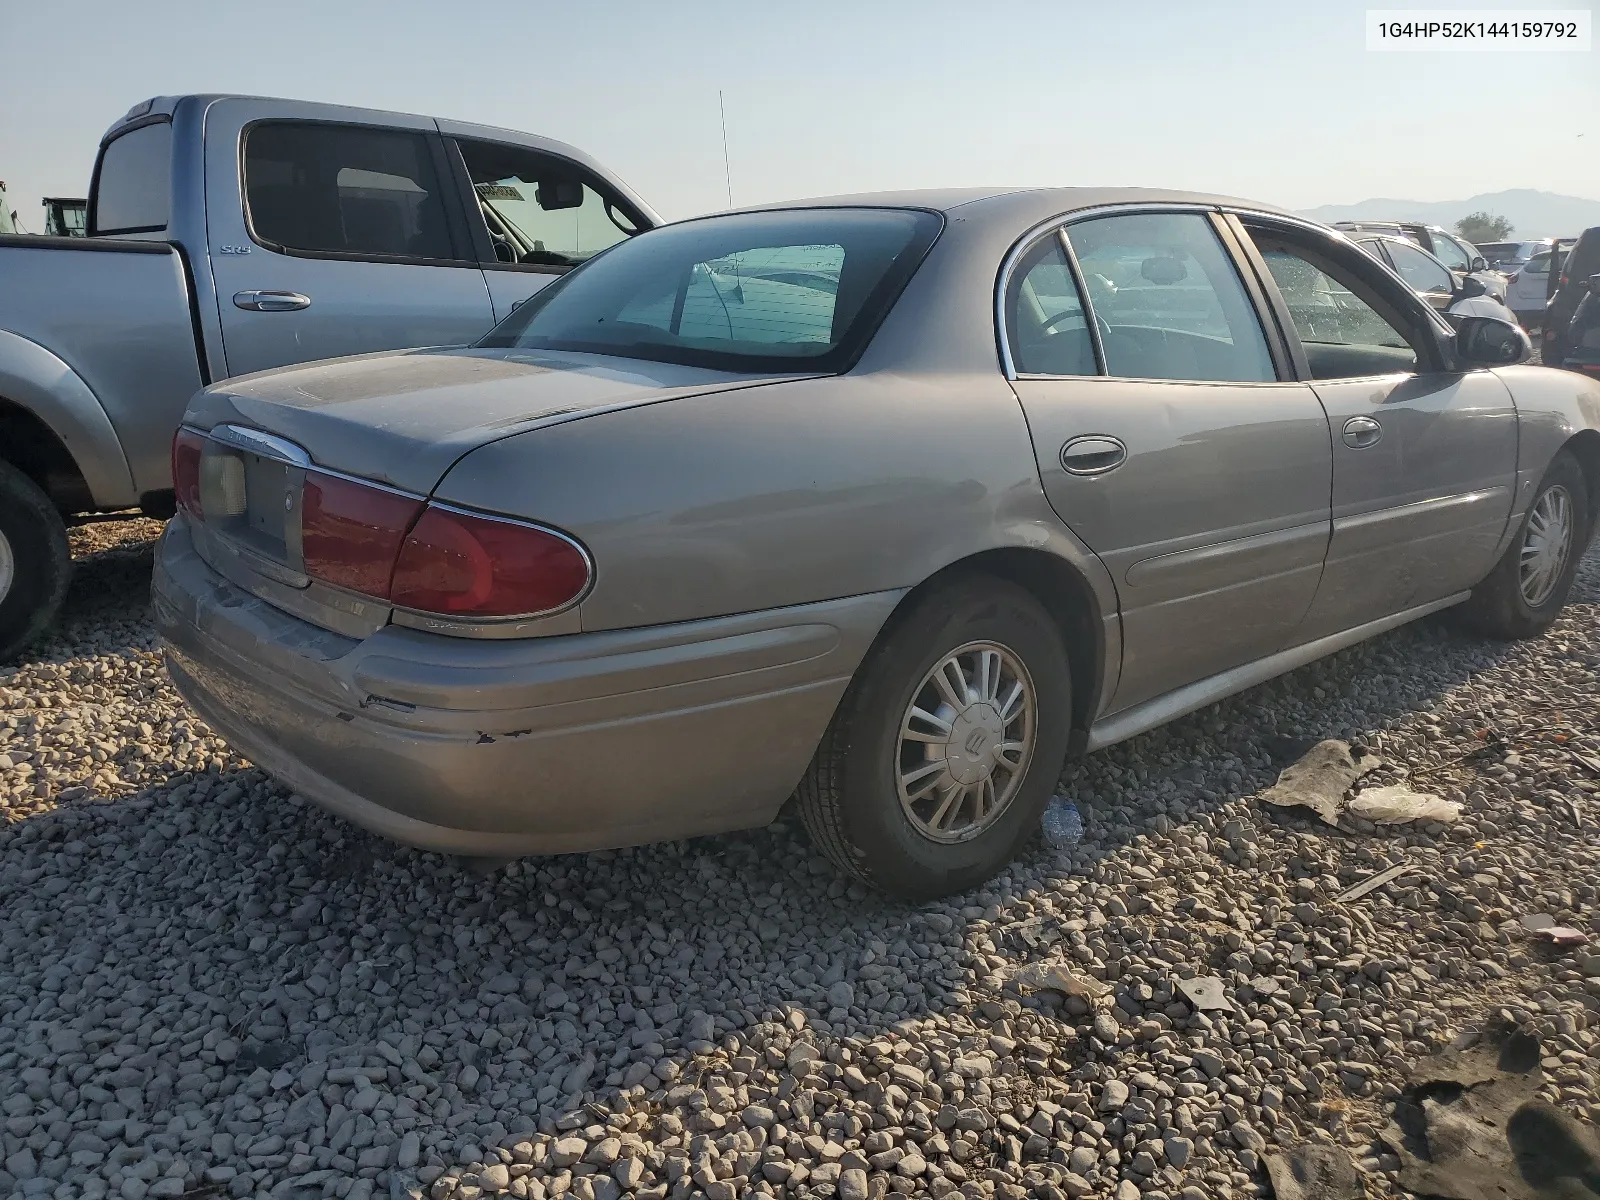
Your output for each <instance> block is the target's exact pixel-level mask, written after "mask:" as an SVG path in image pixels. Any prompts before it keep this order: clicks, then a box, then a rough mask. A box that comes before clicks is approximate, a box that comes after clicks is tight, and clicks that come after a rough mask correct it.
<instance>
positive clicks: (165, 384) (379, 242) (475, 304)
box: [0, 96, 659, 661]
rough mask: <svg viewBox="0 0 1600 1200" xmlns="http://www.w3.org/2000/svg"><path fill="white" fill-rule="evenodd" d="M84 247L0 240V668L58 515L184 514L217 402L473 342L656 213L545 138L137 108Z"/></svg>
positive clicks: (447, 126)
mask: <svg viewBox="0 0 1600 1200" xmlns="http://www.w3.org/2000/svg"><path fill="white" fill-rule="evenodd" d="M88 204H89V209H88V221H89V225H88V233H89V236H88V237H83V238H79V237H59V238H48V237H22V236H0V277H3V278H4V280H5V286H4V287H3V288H0V562H11V563H13V564H14V569H13V570H11V571H4V570H0V661H4V660H6V659H7V658H9V657H10V656H11V654H12V653H14V652H15V651H16V650H18V649H19V648H21V647H22V646H23V645H25V644H27V642H29V641H30V640H32V638H33V637H34V636H36V635H37V634H38V633H39V632H40V631H41V630H42V629H43V628H44V627H45V626H46V625H47V624H48V623H49V621H50V619H51V617H52V616H53V614H54V613H55V611H56V609H57V607H58V606H59V605H60V603H61V599H62V596H63V595H64V593H65V589H66V580H67V574H68V570H69V567H70V563H69V559H68V554H67V538H66V531H65V528H64V526H63V523H62V516H63V514H72V513H82V512H91V511H96V510H102V511H110V510H116V509H125V508H133V507H135V506H138V507H142V508H144V509H145V510H146V511H147V512H150V513H152V514H154V515H159V516H165V515H166V513H168V512H170V511H171V506H172V469H171V461H170V457H169V453H170V446H171V441H172V431H173V430H174V429H175V428H176V427H177V424H178V418H179V416H180V415H181V414H182V412H183V406H184V404H185V403H187V401H188V399H189V397H190V396H192V395H194V393H195V392H196V391H197V390H198V389H199V388H201V387H203V386H204V385H205V384H208V383H210V382H212V381H213V380H217V379H226V378H228V377H230V376H233V375H243V374H247V373H249V372H251V371H260V370H264V369H266V368H268V367H276V366H282V365H283V364H285V363H295V362H305V361H308V360H310V359H317V358H332V357H335V356H337V355H345V354H360V353H364V352H367V351H371V350H389V349H394V348H397V347H401V346H430V345H432V346H438V345H460V344H464V343H466V342H470V341H473V340H474V339H476V338H478V337H480V336H482V334H483V333H484V332H485V331H486V330H488V329H489V328H490V327H491V326H493V325H494V323H495V322H496V321H497V320H499V319H501V318H503V317H505V316H506V314H507V313H509V312H510V311H511V309H512V307H513V306H514V305H516V304H517V303H518V302H520V301H522V300H525V299H527V298H528V297H529V296H531V295H533V294H534V293H535V292H537V291H538V290H539V289H540V288H542V287H544V286H545V285H546V284H548V283H550V282H551V281H552V280H554V279H557V278H559V277H560V276H561V274H562V273H563V272H565V271H567V270H569V269H571V267H572V266H573V265H574V264H576V263H579V262H582V261H583V260H584V259H586V258H588V257H589V256H590V255H591V254H593V253H595V252H597V251H599V250H601V249H604V248H605V247H606V246H609V245H611V244H612V243H613V242H616V241H619V240H621V239H623V238H626V237H628V236H630V235H632V234H633V233H636V232H638V231H639V230H641V229H648V228H651V227H652V226H654V225H656V224H659V218H658V217H657V216H656V215H655V213H653V212H652V211H651V210H650V208H649V207H648V206H647V205H646V204H645V203H644V201H643V200H641V199H640V198H639V197H638V196H636V195H635V194H634V193H633V192H632V190H630V189H629V188H628V186H627V185H626V184H624V183H623V182H622V181H621V180H620V179H618V178H617V177H616V176H615V175H613V174H611V173H610V172H608V171H607V170H606V169H605V168H604V167H602V166H601V165H600V164H599V163H597V162H595V161H594V160H593V159H591V158H589V157H588V156H587V155H585V154H583V153H582V152H581V151H579V150H576V149H574V148H573V147H571V146H567V145H564V144H562V143H560V142H556V141H551V140H550V139H548V138H541V137H536V136H534V135H531V134H525V133H516V132H513V131H511V130H506V129H490V128H487V127H485V126H481V125H467V124H462V123H459V122H453V121H444V120H436V119H435V118H433V117H420V116H411V115H408V114H404V113H388V112H376V111H371V110H367V109H356V108H345V107H341V106H338V105H330V104H308V103H303V102H300V101H293V100H273V99H266V98H262V97H259V96H176V97H174V96H166V97H158V98H156V99H154V100H147V101H145V102H143V103H142V104H137V105H135V106H134V107H133V108H132V109H131V110H130V111H129V112H128V113H127V114H126V115H125V116H124V117H123V118H122V119H121V120H119V121H117V122H116V123H115V124H113V125H112V126H111V128H110V130H109V131H107V133H106V135H105V137H104V138H103V139H102V141H101V143H100V151H99V155H98V157H97V159H96V161H95V167H94V175H93V178H92V181H91V188H90V195H89V201H88Z"/></svg>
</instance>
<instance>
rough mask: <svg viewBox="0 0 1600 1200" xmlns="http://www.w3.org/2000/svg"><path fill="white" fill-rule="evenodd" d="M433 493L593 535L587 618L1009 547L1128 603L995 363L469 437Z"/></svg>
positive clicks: (614, 623) (700, 606)
mask: <svg viewBox="0 0 1600 1200" xmlns="http://www.w3.org/2000/svg"><path fill="white" fill-rule="evenodd" d="M435 494H436V495H437V496H438V497H439V498H441V499H444V500H448V501H451V502H453V503H457V504H463V505H467V506H470V507H474V508H482V509H488V510H491V511H496V512H501V513H507V514H510V515H515V516H522V517H526V518H531V519H534V520H538V521H543V522H547V523H549V524H551V525H555V526H557V527H559V528H561V529H564V530H566V531H567V532H569V533H571V534H572V535H574V536H575V537H577V538H579V539H580V540H581V541H583V542H584V544H585V545H586V546H588V548H589V550H590V552H591V554H592V555H593V556H594V561H595V564H596V583H595V587H594V590H593V591H592V592H591V593H590V595H589V597H588V598H587V599H586V600H584V602H583V604H582V606H581V608H580V610H579V611H580V619H581V624H582V627H583V629H584V630H586V631H588V630H601V629H619V628H627V627H630V626H640V625H654V624H664V623H668V622H674V621H688V620H694V619H698V618H703V617H711V616H719V615H724V614H730V613H739V612H750V611H756V610H761V609H768V608H778V607H783V606H786V605H793V604H802V603H807V602H811V601H818V600H825V599H832V598H836V597H842V596H852V595H863V594H866V593H870V592H878V591H886V590H889V589H894V588H905V587H912V586H915V585H916V584H918V583H920V582H922V581H923V580H924V579H926V578H927V577H928V576H930V575H932V574H933V573H934V572H936V571H938V570H939V569H941V568H942V567H945V566H947V565H949V564H951V563H954V562H956V561H957V560H959V559H962V558H965V557H967V556H969V555H971V554H974V553H977V552H980V551H983V550H987V549H991V548H996V547H1003V546H1022V547H1037V548H1040V549H1046V550H1050V551H1052V552H1055V553H1058V554H1061V555H1062V556H1063V557H1067V558H1069V559H1070V560H1072V561H1074V562H1076V563H1077V564H1078V565H1079V566H1080V569H1081V570H1082V571H1083V573H1084V574H1085V575H1086V576H1088V577H1089V578H1090V580H1091V586H1093V587H1095V589H1096V592H1097V595H1098V596H1099V599H1100V601H1101V611H1102V612H1103V613H1105V614H1108V615H1109V614H1111V613H1114V612H1115V601H1114V597H1113V595H1112V592H1111V587H1110V582H1109V579H1107V578H1105V576H1104V571H1103V569H1101V568H1099V565H1098V563H1097V561H1095V560H1094V559H1093V556H1092V555H1090V554H1088V553H1087V551H1085V550H1083V548H1082V547H1081V546H1079V545H1078V544H1077V543H1076V542H1075V541H1074V540H1073V539H1072V538H1071V535H1070V534H1069V533H1068V532H1067V531H1066V529H1065V527H1064V526H1062V525H1061V524H1060V522H1059V520H1058V519H1057V518H1056V517H1055V516H1054V514H1053V513H1052V512H1051V510H1050V508H1049V506H1048V504H1047V503H1046V502H1045V499H1044V494H1043V491H1042V490H1041V487H1040V483H1039V478H1038V474H1037V468H1036V466H1035V463H1034V457H1033V448H1032V444H1031V442H1030V440H1029V436H1028V429H1027V426H1026V423H1025V421H1024V419H1023V416H1022V412H1021V409H1020V407H1019V405H1018V404H1017V401H1016V398H1015V396H1014V395H1012V393H1011V390H1010V389H1009V388H1008V387H1007V386H1006V383H1005V381H1004V379H1002V378H1001V377H1000V375H999V374H998V372H995V373H993V374H988V373H968V374H958V373H951V374H939V375H932V376H916V377H912V376H907V375H903V374H897V373H894V372H890V371H880V372H867V373H862V374H856V375H846V376H840V377H832V378H823V379H806V380H797V381H792V382H787V383H778V384H773V385H769V386H764V387H759V388H751V389H746V390H741V391H737V392H729V393H723V394H714V395H702V396H692V397H685V398H680V399H675V400H671V401H667V402H663V403H659V404H653V405H647V406H643V407H638V408H633V409H629V410H626V411H623V412H616V413H609V414H600V415H596V416H592V417H586V418H582V419H578V420H573V421H570V422H567V423H565V424H561V425H557V426H554V427H551V428H546V429H541V430H537V431H534V432H531V433H528V434H522V435H517V436H514V437H510V438H506V439H504V440H502V441H499V442H496V443H494V444H492V445H489V446H486V447H484V448H482V449H479V450H476V451H473V452H472V453H471V454H469V455H468V456H467V457H466V458H464V459H463V460H462V461H461V462H460V463H459V464H457V466H456V467H455V468H454V469H453V470H452V471H450V473H449V474H448V475H446V476H445V478H444V479H443V481H442V482H441V483H440V485H439V487H438V489H437V490H436V493H435Z"/></svg>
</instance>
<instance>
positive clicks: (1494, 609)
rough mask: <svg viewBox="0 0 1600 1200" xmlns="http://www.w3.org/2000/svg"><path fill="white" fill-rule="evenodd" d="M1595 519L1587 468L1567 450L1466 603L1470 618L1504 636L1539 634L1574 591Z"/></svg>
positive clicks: (1465, 614) (1474, 623) (1474, 625)
mask: <svg viewBox="0 0 1600 1200" xmlns="http://www.w3.org/2000/svg"><path fill="white" fill-rule="evenodd" d="M1589 522H1590V509H1589V488H1588V484H1587V482H1586V481H1585V479H1584V475H1583V468H1582V467H1580V466H1579V465H1578V461H1577V459H1575V458H1573V457H1572V455H1571V454H1569V453H1567V452H1566V451H1565V450H1563V451H1562V452H1561V453H1559V454H1557V455H1556V456H1555V459H1554V460H1553V461H1552V462H1551V463H1550V469H1549V470H1548V471H1546V472H1545V476H1544V478H1543V479H1542V480H1540V481H1539V490H1538V491H1537V492H1536V493H1535V494H1534V497H1533V503H1531V504H1530V505H1528V511H1527V512H1526V513H1525V514H1524V515H1523V518H1522V527H1521V528H1520V529H1519V530H1518V531H1517V536H1516V537H1515V538H1514V539H1513V540H1512V542H1511V545H1510V547H1509V548H1508V549H1507V550H1506V552H1505V555H1504V556H1503V557H1502V558H1501V559H1500V561H1499V562H1498V563H1497V564H1495V568H1494V570H1493V571H1491V572H1490V573H1489V577H1488V578H1487V579H1485V580H1484V581H1483V582H1482V583H1480V584H1479V585H1478V586H1477V587H1475V588H1474V589H1473V590H1472V599H1471V600H1469V601H1467V603H1466V604H1465V605H1464V606H1463V609H1462V616H1463V617H1464V618H1465V619H1466V621H1467V623H1468V624H1469V625H1470V626H1471V627H1472V628H1473V629H1475V630H1477V631H1478V632H1480V633H1486V634H1488V635H1489V636H1491V637H1500V638H1529V637H1536V636H1538V635H1539V634H1541V633H1543V632H1544V631H1545V630H1546V629H1548V628H1550V625H1551V624H1552V623H1553V622H1554V621H1555V619H1556V618H1557V617H1558V616H1560V615H1561V608H1562V606H1563V605H1564V604H1566V602H1567V594H1568V593H1569V592H1571V591H1572V579H1573V576H1574V575H1576V574H1577V572H1578V560H1579V559H1581V558H1582V557H1583V552H1584V549H1585V548H1586V547H1587V546H1588V544H1589Z"/></svg>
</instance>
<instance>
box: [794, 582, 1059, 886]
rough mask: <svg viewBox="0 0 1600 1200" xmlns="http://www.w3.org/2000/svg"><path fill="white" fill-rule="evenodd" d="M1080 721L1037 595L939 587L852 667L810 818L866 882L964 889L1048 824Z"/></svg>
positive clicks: (832, 850)
mask: <svg viewBox="0 0 1600 1200" xmlns="http://www.w3.org/2000/svg"><path fill="white" fill-rule="evenodd" d="M1071 719H1072V680H1071V675H1070V672H1069V669H1068V664H1067V654H1066V648H1065V646H1064V645H1063V643H1062V638H1061V632H1060V629H1059V628H1058V627H1057V625H1056V623H1055V622H1054V621H1052V620H1051V618H1050V615H1049V614H1048V613H1047V612H1045V610H1044V608H1043V607H1042V606H1041V605H1040V604H1039V602H1038V601H1037V600H1035V599H1034V598H1033V596H1032V595H1031V594H1029V593H1028V592H1026V591H1024V590H1023V589H1022V588H1019V587H1017V586H1015V585H1014V584H1010V583H1006V582H1004V581H1002V580H998V579H987V578H973V579H967V580H963V581H961V582H958V583H953V584H949V585H946V586H942V587H940V588H938V590H936V591H934V592H931V593H930V594H929V595H927V596H925V597H923V598H922V599H921V600H920V601H919V602H917V604H916V606H915V607H914V608H913V609H911V610H910V611H909V612H908V613H906V614H905V615H904V616H903V617H902V616H900V615H899V614H897V615H896V620H895V623H894V624H893V626H892V627H891V628H890V629H889V630H888V631H887V632H886V633H885V634H884V635H883V637H882V638H881V639H880V640H879V642H878V644H877V645H876V646H874V647H873V649H872V651H871V653H870V654H869V655H868V657H867V659H866V661H865V662H864V663H863V664H862V666H861V669H860V670H859V671H857V673H856V677H855V679H854V681H853V682H852V683H851V685H850V688H849V690H848V691H847V692H846V693H845V696H844V699H843V700H842V701H841V702H840V704H839V709H838V712H837V713H835V715H834V718H833V722H832V724H831V725H830V726H829V727H828V730H827V732H826V733H825V734H824V735H823V738H822V742H821V744H820V745H819V746H818V748H817V753H816V756H815V758H814V759H813V760H812V764H811V768H810V770H809V771H808V772H807V774H806V778H805V779H804V780H803V781H802V782H801V785H800V789H799V795H798V800H799V806H800V812H801V815H802V817H803V818H804V820H805V823H806V828H807V829H808V830H809V831H810V833H811V836H812V839H813V840H814V841H815V842H816V843H817V845H818V846H819V847H821V848H822V850H823V851H824V852H826V853H827V854H828V856H829V857H830V858H832V859H833V860H834V862H836V863H837V864H838V865H839V866H840V867H841V868H842V869H843V870H844V871H846V872H847V873H849V874H851V875H853V876H855V877H856V878H857V879H859V880H861V881H862V882H863V883H866V884H869V885H871V886H873V887H875V888H878V889H880V890H882V891H885V892H888V893H890V894H892V895H895V896H899V897H903V898H905V899H911V900H920V899H928V898H931V897H935V896H943V895H948V894H949V893H951V892H959V891H964V890H966V889H968V888H971V887H974V886H976V885H977V884H979V883H982V882H983V881H984V880H986V879H988V878H989V877H991V876H992V875H994V874H995V872H997V871H998V870H999V869H1000V868H1001V867H1003V866H1004V865H1005V864H1006V863H1007V862H1008V861H1010V860H1011V858H1012V857H1013V856H1014V855H1015V854H1016V851H1017V848H1018V847H1019V846H1020V845H1021V843H1022V842H1023V841H1024V839H1026V837H1027V836H1028V834H1029V833H1030V832H1031V831H1032V830H1033V829H1035V828H1036V827H1037V825H1038V823H1039V817H1040V814H1041V813H1042V812H1043V810H1044V806H1045V803H1046V802H1047V801H1048V800H1049V798H1050V793H1051V792H1052V790H1053V789H1054V788H1055V785H1056V780H1057V778H1058V777H1059V775H1060V772H1061V764H1062V760H1063V759H1064V758H1065V757H1066V750H1067V739H1068V736H1069V732H1070V726H1071Z"/></svg>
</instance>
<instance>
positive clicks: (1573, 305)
mask: <svg viewBox="0 0 1600 1200" xmlns="http://www.w3.org/2000/svg"><path fill="white" fill-rule="evenodd" d="M1553 274H1554V277H1553V279H1552V283H1553V284H1554V287H1555V290H1554V291H1553V292H1552V293H1551V296H1550V302H1549V303H1548V304H1547V305H1545V310H1544V332H1543V356H1544V361H1545V362H1547V363H1549V364H1550V365H1551V366H1563V365H1565V363H1566V360H1567V357H1568V355H1569V354H1570V353H1571V350H1572V346H1571V343H1570V342H1569V340H1568V327H1569V326H1570V325H1571V324H1572V318H1573V317H1574V316H1575V315H1576V314H1577V311H1578V305H1579V304H1580V303H1581V302H1582V300H1583V298H1584V297H1585V296H1587V295H1588V294H1589V289H1590V286H1591V284H1590V280H1591V278H1592V277H1593V276H1594V275H1596V274H1600V225H1596V226H1595V227H1594V228H1592V229H1585V230H1584V231H1583V232H1582V233H1581V234H1579V235H1578V238H1577V241H1575V242H1574V243H1573V246H1572V249H1571V250H1570V251H1568V252H1567V256H1566V257H1565V258H1564V259H1562V261H1561V266H1560V267H1559V268H1557V270H1556V271H1555V272H1554V273H1553Z"/></svg>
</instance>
